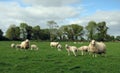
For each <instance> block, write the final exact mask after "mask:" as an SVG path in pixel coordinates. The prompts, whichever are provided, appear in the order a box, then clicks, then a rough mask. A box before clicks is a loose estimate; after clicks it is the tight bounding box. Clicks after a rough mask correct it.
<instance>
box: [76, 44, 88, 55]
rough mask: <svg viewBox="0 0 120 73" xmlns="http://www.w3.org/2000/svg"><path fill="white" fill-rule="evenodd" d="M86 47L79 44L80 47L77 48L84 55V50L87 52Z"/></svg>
mask: <svg viewBox="0 0 120 73" xmlns="http://www.w3.org/2000/svg"><path fill="white" fill-rule="evenodd" d="M88 49H89V47H88V46H81V47H80V48H78V50H79V51H81V54H82V55H84V52H88Z"/></svg>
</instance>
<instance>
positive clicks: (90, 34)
mask: <svg viewBox="0 0 120 73" xmlns="http://www.w3.org/2000/svg"><path fill="white" fill-rule="evenodd" d="M96 26H97V24H96V22H94V21H90V22H89V23H88V25H87V26H86V27H85V28H86V29H87V32H88V34H87V36H88V40H92V39H94V34H95V33H96Z"/></svg>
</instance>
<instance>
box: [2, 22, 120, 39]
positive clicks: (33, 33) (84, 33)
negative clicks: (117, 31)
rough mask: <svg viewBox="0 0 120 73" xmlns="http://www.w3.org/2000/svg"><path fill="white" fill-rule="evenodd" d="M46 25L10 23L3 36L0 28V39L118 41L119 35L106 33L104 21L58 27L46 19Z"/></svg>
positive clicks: (106, 28)
mask: <svg viewBox="0 0 120 73" xmlns="http://www.w3.org/2000/svg"><path fill="white" fill-rule="evenodd" d="M47 25H48V27H49V28H46V29H41V28H40V26H39V25H37V26H34V27H33V26H30V25H28V24H27V23H20V25H19V26H16V25H15V24H12V25H10V26H9V28H8V29H7V31H6V32H5V35H4V36H3V31H2V30H1V29H0V40H24V39H30V40H50V41H58V40H60V41H86V40H87V41H89V40H92V39H95V40H97V41H115V40H118V41H120V36H117V37H115V36H112V35H109V34H108V33H107V31H108V30H109V28H108V27H107V25H106V22H105V21H102V22H99V23H96V22H95V21H90V22H88V24H87V26H85V27H83V26H81V25H79V24H69V25H63V26H61V27H59V26H58V24H57V23H56V22H55V21H48V22H47Z"/></svg>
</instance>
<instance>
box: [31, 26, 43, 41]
mask: <svg viewBox="0 0 120 73" xmlns="http://www.w3.org/2000/svg"><path fill="white" fill-rule="evenodd" d="M32 31H33V34H32V35H33V39H37V40H39V39H40V32H41V30H40V26H38V25H37V26H35V27H33V30H32Z"/></svg>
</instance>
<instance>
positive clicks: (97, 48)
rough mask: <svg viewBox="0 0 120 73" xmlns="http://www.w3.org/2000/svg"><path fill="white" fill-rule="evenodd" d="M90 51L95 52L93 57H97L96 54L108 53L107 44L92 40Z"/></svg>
mask: <svg viewBox="0 0 120 73" xmlns="http://www.w3.org/2000/svg"><path fill="white" fill-rule="evenodd" d="M88 51H89V52H91V53H93V57H96V56H97V55H96V54H105V53H106V45H105V44H104V43H103V42H96V41H95V40H92V41H91V42H90V44H89V49H88Z"/></svg>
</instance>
